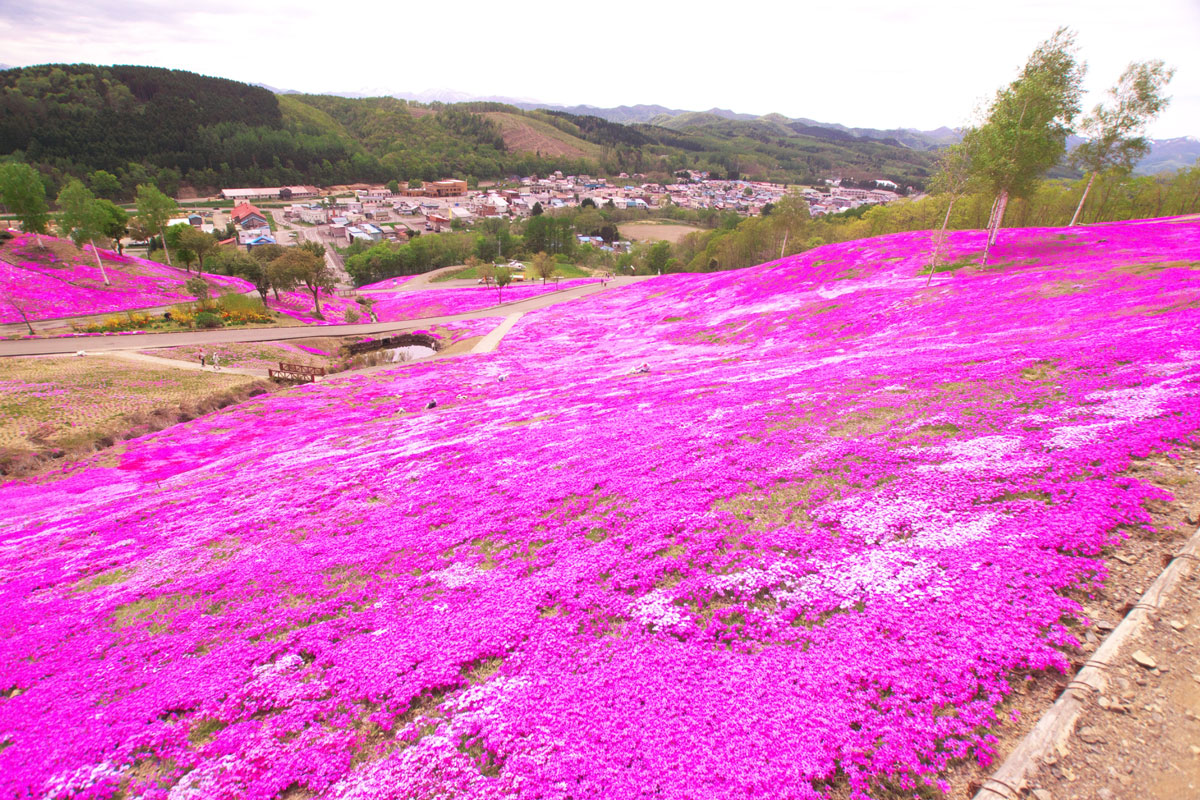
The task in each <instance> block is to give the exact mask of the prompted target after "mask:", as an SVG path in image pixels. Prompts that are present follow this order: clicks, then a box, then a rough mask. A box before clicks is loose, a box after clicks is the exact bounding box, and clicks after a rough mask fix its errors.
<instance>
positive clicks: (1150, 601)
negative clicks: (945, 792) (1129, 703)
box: [973, 528, 1200, 800]
mask: <svg viewBox="0 0 1200 800" xmlns="http://www.w3.org/2000/svg"><path fill="white" fill-rule="evenodd" d="M1191 562H1195V563H1200V528H1198V529H1197V530H1196V532H1195V533H1194V534H1192V538H1190V539H1189V540H1188V541H1187V543H1186V544H1185V545H1184V546H1183V549H1182V550H1180V551H1179V552H1178V553H1176V554H1175V555H1174V556H1173V557H1172V558H1171V562H1170V563H1169V564H1168V565H1167V567H1166V569H1164V570H1163V571H1162V573H1161V574H1159V576H1158V578H1156V579H1155V581H1154V583H1152V584H1151V585H1150V588H1149V589H1147V590H1146V593H1145V594H1143V595H1142V597H1141V599H1140V600H1139V601H1138V602H1137V605H1135V606H1134V607H1133V610H1132V611H1130V612H1129V613H1128V614H1127V615H1126V616H1125V619H1123V620H1121V623H1120V624H1119V625H1117V627H1116V628H1115V629H1114V630H1113V631H1112V633H1110V634H1109V635H1108V636H1107V637H1105V639H1104V641H1103V642H1102V643H1101V644H1100V647H1099V648H1098V649H1097V650H1096V652H1095V653H1093V654H1092V657H1091V658H1089V659H1088V660H1087V662H1085V663H1084V665H1083V668H1082V669H1080V670H1079V672H1078V673H1076V675H1075V678H1074V679H1073V680H1072V681H1070V682H1069V683H1068V684H1067V688H1066V689H1064V690H1063V693H1062V695H1061V696H1059V698H1058V700H1056V701H1055V703H1054V705H1053V706H1051V707H1050V710H1049V711H1047V712H1046V713H1045V714H1044V715H1043V716H1042V718H1041V719H1040V720H1038V723H1037V725H1035V726H1034V728H1033V730H1031V731H1030V732H1029V733H1028V734H1027V735H1026V736H1025V738H1024V739H1022V740H1021V742H1020V743H1019V744H1018V745H1017V747H1016V749H1014V750H1013V751H1012V752H1011V753H1009V755H1008V758H1006V759H1004V763H1003V764H1001V765H1000V767H999V769H997V770H996V771H995V772H993V773H992V775H991V777H990V778H988V779H987V780H986V781H984V782H983V787H982V788H981V789H980V790H979V791H978V792H976V793H975V796H974V798H973V800H997V798H1000V800H1017V798H1018V797H1019V796H1020V794H1021V792H1022V791H1023V790H1024V789H1025V788H1026V786H1025V781H1026V779H1027V778H1028V777H1029V776H1030V775H1031V774H1032V773H1033V771H1034V770H1036V769H1037V768H1038V766H1039V765H1040V763H1041V762H1042V760H1043V759H1044V758H1045V757H1046V756H1047V755H1048V754H1049V751H1051V750H1054V751H1056V755H1058V756H1062V755H1064V754H1065V753H1066V751H1067V742H1068V740H1070V738H1071V734H1072V733H1073V732H1074V730H1075V721H1076V719H1078V718H1079V714H1080V712H1082V711H1083V708H1084V705H1085V704H1087V703H1088V702H1089V701H1091V700H1093V699H1094V698H1096V697H1097V696H1099V695H1100V694H1101V693H1102V692H1103V691H1104V689H1105V687H1106V686H1107V684H1108V676H1107V674H1106V673H1107V671H1108V670H1109V669H1110V668H1111V667H1112V660H1113V659H1114V658H1115V657H1116V656H1117V654H1118V652H1119V651H1120V650H1121V647H1122V646H1124V645H1125V643H1126V642H1128V641H1129V640H1131V639H1133V638H1134V637H1135V636H1136V635H1137V634H1138V633H1139V632H1140V631H1141V628H1142V626H1143V625H1144V624H1145V623H1146V622H1147V621H1148V620H1149V619H1150V617H1151V616H1152V615H1153V614H1154V613H1155V612H1157V611H1158V610H1159V609H1160V608H1162V606H1163V604H1164V603H1165V601H1166V599H1167V596H1168V595H1169V594H1170V592H1171V589H1172V588H1173V587H1174V586H1175V584H1176V583H1178V582H1179V581H1180V580H1181V579H1183V578H1184V577H1186V576H1187V575H1188V573H1189V572H1190V571H1191Z"/></svg>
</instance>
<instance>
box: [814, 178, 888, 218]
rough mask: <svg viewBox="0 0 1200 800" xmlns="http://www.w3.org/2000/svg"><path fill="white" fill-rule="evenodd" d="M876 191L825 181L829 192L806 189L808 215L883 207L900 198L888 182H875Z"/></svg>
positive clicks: (837, 181)
mask: <svg viewBox="0 0 1200 800" xmlns="http://www.w3.org/2000/svg"><path fill="white" fill-rule="evenodd" d="M874 183H875V187H876V188H874V189H862V188H850V187H848V186H847V187H844V186H842V182H841V180H828V181H825V185H826V188H827V189H828V191H825V192H821V191H818V190H816V189H805V190H804V199H805V200H807V201H808V213H809V214H811V215H812V216H814V217H822V216H824V215H826V214H837V213H838V212H840V211H848V210H850V209H852V208H858V207H859V206H864V205H882V204H886V203H891V202H892V201H894V200H896V199H897V198H899V197H900V195H899V194H897V192H896V190H897V189H898V188H899V187H897V186H896V184H895V183H893V182H891V181H887V180H876V181H874Z"/></svg>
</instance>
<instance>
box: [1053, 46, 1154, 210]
mask: <svg viewBox="0 0 1200 800" xmlns="http://www.w3.org/2000/svg"><path fill="white" fill-rule="evenodd" d="M1174 76H1175V70H1174V69H1169V68H1168V67H1167V66H1166V65H1165V64H1163V62H1162V61H1160V60H1157V59H1156V60H1154V61H1146V62H1143V63H1135V64H1130V65H1129V66H1128V67H1126V68H1125V71H1124V72H1123V73H1121V78H1120V80H1118V81H1117V85H1116V86H1114V87H1113V88H1111V89H1109V90H1108V94H1109V96H1110V97H1111V98H1112V103H1111V104H1109V105H1105V104H1103V103H1101V104H1098V105H1097V106H1096V107H1095V108H1094V109H1092V113H1091V114H1089V115H1088V116H1086V117H1084V119H1083V122H1082V123H1080V126H1079V129H1080V132H1081V133H1082V134H1083V136H1084V137H1086V139H1087V141H1085V142H1083V143H1082V144H1080V145H1079V146H1078V147H1076V148H1075V150H1074V151H1073V152H1072V153H1071V161H1072V163H1074V164H1076V165H1078V166H1080V167H1082V168H1083V169H1084V171H1086V172H1087V173H1088V182H1087V186H1086V187H1084V190H1083V196H1082V197H1080V198H1079V205H1078V206H1077V207H1076V208H1075V215H1074V216H1073V217H1071V225H1074V224H1075V223H1076V222H1078V221H1079V215H1080V213H1082V211H1083V204H1084V203H1085V202H1087V197H1088V192H1090V191H1091V190H1092V184H1093V183H1095V181H1096V175H1098V174H1099V173H1101V172H1106V171H1107V170H1110V169H1113V170H1117V171H1118V172H1119V173H1120V174H1122V175H1128V174H1129V173H1130V172H1131V171H1133V166H1134V164H1136V163H1137V162H1138V161H1139V160H1140V159H1141V158H1142V157H1143V156H1144V155H1146V153H1147V152H1149V150H1150V142H1149V140H1148V139H1146V137H1145V136H1144V135H1143V134H1144V133H1145V130H1146V125H1147V123H1149V122H1150V120H1152V119H1154V118H1155V117H1157V116H1158V115H1159V114H1160V113H1162V111H1163V109H1165V108H1166V107H1167V105H1168V104H1169V103H1170V102H1171V99H1170V98H1169V97H1165V96H1164V95H1163V91H1164V90H1165V89H1166V87H1167V84H1168V83H1170V82H1171V78H1172V77H1174Z"/></svg>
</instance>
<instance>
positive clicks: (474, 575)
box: [425, 562, 481, 589]
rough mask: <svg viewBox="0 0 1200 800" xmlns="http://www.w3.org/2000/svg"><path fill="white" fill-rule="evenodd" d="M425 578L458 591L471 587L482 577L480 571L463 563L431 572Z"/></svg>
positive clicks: (456, 563)
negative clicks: (464, 587) (463, 587)
mask: <svg viewBox="0 0 1200 800" xmlns="http://www.w3.org/2000/svg"><path fill="white" fill-rule="evenodd" d="M425 577H427V578H433V579H434V580H436V581H441V582H442V583H443V584H444V585H446V586H448V587H449V588H451V589H458V588H460V587H462V586H470V585H471V584H473V583H475V581H477V580H479V578H480V577H481V576H480V573H479V570H477V569H475V568H474V567H469V566H467V565H466V564H463V563H461V562H455V563H454V564H451V565H450V566H448V567H446V568H445V569H440V570H438V571H437V572H430V573H428V574H426V576H425Z"/></svg>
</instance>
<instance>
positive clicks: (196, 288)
mask: <svg viewBox="0 0 1200 800" xmlns="http://www.w3.org/2000/svg"><path fill="white" fill-rule="evenodd" d="M183 285H184V288H185V289H187V293H188V294H190V295H191V296H192V297H194V298H196V302H197V303H199V304H200V307H201V308H208V307H209V306H210V305H211V304H212V294H211V293H210V292H209V288H208V281H206V280H204V278H188V279H187V281H186V282H185V283H184V284H183Z"/></svg>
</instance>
